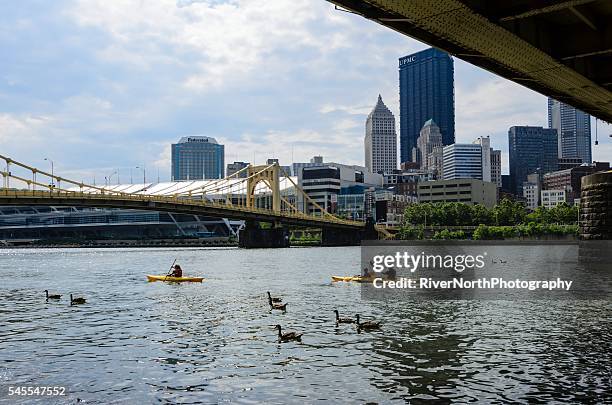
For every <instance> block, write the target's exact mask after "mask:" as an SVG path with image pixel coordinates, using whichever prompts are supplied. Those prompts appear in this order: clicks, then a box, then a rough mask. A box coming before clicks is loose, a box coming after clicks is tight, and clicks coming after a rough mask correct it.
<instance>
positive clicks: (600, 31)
mask: <svg viewBox="0 0 612 405" xmlns="http://www.w3.org/2000/svg"><path fill="white" fill-rule="evenodd" d="M329 1H330V2H332V3H335V4H336V5H338V6H340V7H341V8H342V9H345V10H348V11H351V12H353V13H356V14H359V15H361V16H362V17H364V18H367V19H370V20H373V21H375V22H378V23H379V24H382V25H384V26H386V27H389V28H391V29H393V30H396V31H398V32H400V33H403V34H405V35H408V36H410V37H413V38H416V39H418V40H420V41H422V42H425V43H428V44H430V45H432V46H434V47H437V48H439V49H443V50H445V51H447V52H449V53H450V54H452V55H454V56H456V57H458V58H460V59H463V60H465V61H467V62H470V63H472V64H474V65H476V66H480V67H481V68H484V69H486V70H489V71H491V72H493V73H496V74H498V75H500V76H502V77H505V78H506V79H509V80H512V81H514V82H517V83H520V84H522V85H524V86H526V87H529V88H531V89H533V90H535V91H537V92H539V93H542V94H544V95H547V96H550V97H552V98H554V99H557V100H559V101H562V102H564V103H566V104H570V105H572V106H574V107H577V108H579V109H581V110H583V111H585V112H587V113H589V114H591V115H593V116H595V117H598V118H600V119H602V120H605V121H607V122H612V69H611V68H610V66H612V24H611V23H610V21H612V1H610V0H507V1H491V0H418V1H404V0H366V1H361V0H329Z"/></svg>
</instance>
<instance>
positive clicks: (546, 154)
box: [508, 126, 558, 195]
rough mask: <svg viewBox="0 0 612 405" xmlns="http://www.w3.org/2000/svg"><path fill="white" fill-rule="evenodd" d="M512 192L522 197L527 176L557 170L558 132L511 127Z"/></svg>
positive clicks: (538, 128)
mask: <svg viewBox="0 0 612 405" xmlns="http://www.w3.org/2000/svg"><path fill="white" fill-rule="evenodd" d="M508 143H509V152H510V190H511V191H512V192H513V193H514V194H516V195H522V191H523V190H522V189H523V182H525V181H527V175H529V174H532V173H535V172H540V173H542V174H544V173H550V172H554V171H556V170H557V167H558V165H557V157H558V155H557V130H556V129H553V128H542V127H528V126H524V127H519V126H516V127H510V130H508Z"/></svg>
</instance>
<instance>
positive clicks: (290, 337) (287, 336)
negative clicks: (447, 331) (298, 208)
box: [45, 290, 380, 343]
mask: <svg viewBox="0 0 612 405" xmlns="http://www.w3.org/2000/svg"><path fill="white" fill-rule="evenodd" d="M267 294H268V304H270V311H273V310H277V311H283V312H287V304H288V303H287V302H285V303H284V304H283V303H282V302H283V299H282V298H280V297H273V296H272V295H271V294H270V291H268V292H267ZM45 295H46V298H47V301H49V300H60V299H62V296H61V295H60V294H49V290H45ZM86 302H87V301H86V300H85V298H82V297H76V298H75V297H74V296H73V295H72V294H70V305H79V304H85V303H86ZM334 313H335V314H336V326H338V325H339V324H348V323H353V324H355V326H356V327H357V332H361V331H368V330H374V329H380V322H372V321H366V322H361V321H360V320H359V314H356V315H355V319H353V318H341V317H340V313H339V312H338V310H337V309H334ZM276 329H277V330H278V341H279V343H282V342H290V341H298V342H301V341H302V336H303V333H297V332H293V331H292V332H285V333H283V329H282V327H281V326H280V325H276Z"/></svg>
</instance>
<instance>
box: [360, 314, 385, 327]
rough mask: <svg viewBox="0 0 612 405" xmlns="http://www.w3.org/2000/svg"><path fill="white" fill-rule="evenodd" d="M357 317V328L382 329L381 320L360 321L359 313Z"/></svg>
mask: <svg viewBox="0 0 612 405" xmlns="http://www.w3.org/2000/svg"><path fill="white" fill-rule="evenodd" d="M355 319H356V320H357V321H356V322H355V323H356V324H357V329H359V330H361V329H365V330H372V329H380V322H372V321H367V322H363V323H361V322H359V314H357V315H355Z"/></svg>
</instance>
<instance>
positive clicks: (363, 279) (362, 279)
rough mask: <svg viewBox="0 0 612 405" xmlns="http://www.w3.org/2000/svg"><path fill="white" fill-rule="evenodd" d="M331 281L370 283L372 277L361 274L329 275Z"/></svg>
mask: <svg viewBox="0 0 612 405" xmlns="http://www.w3.org/2000/svg"><path fill="white" fill-rule="evenodd" d="M331 278H332V281H353V282H355V283H371V282H372V280H374V277H363V276H331Z"/></svg>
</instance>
